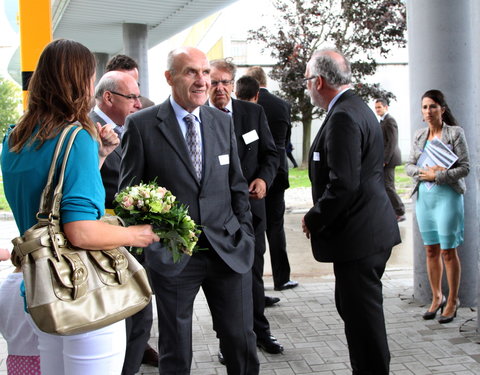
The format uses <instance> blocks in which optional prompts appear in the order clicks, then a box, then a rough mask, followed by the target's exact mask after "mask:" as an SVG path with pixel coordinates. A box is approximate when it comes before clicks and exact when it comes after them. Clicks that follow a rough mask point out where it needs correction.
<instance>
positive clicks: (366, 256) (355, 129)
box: [302, 49, 400, 375]
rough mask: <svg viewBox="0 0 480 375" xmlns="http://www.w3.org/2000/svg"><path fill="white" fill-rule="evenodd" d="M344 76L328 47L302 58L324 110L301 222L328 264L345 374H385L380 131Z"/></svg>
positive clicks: (387, 248)
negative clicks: (347, 367)
mask: <svg viewBox="0 0 480 375" xmlns="http://www.w3.org/2000/svg"><path fill="white" fill-rule="evenodd" d="M351 76H352V73H351V69H350V63H349V62H348V60H347V58H346V57H345V56H344V55H343V54H342V53H340V52H339V51H337V50H334V49H324V50H320V51H317V52H315V53H314V54H313V56H312V58H311V59H310V61H309V62H308V64H307V68H306V72H305V81H306V85H307V91H308V93H309V95H310V99H311V102H312V104H313V105H315V106H317V107H320V108H323V109H324V110H326V111H327V114H326V116H325V120H324V122H323V125H322V126H321V128H320V130H319V131H318V133H317V135H316V137H315V139H314V141H313V143H312V146H311V148H310V153H309V158H308V174H309V177H310V180H311V182H312V196H313V207H312V208H311V209H310V210H309V211H308V212H307V213H306V214H305V217H304V218H303V220H302V227H303V232H304V233H305V235H306V236H307V238H309V239H310V240H311V245H312V251H313V255H314V257H315V259H316V260H317V261H319V262H329V263H333V270H334V273H335V305H336V307H337V310H338V313H339V314H340V316H341V318H342V320H343V321H344V323H345V336H346V338H347V343H348V351H349V354H350V363H351V366H352V370H353V374H375V375H388V374H389V365H390V352H389V349H388V341H387V332H386V329H385V318H384V314H383V296H382V281H381V278H382V275H383V272H384V270H385V265H386V262H387V260H388V258H389V257H390V254H391V251H392V247H393V246H395V245H397V244H398V243H400V233H399V231H398V225H397V221H396V218H395V213H394V211H393V208H392V205H391V204H390V201H389V200H388V197H387V193H386V191H385V186H384V182H383V139H382V138H383V137H382V132H381V129H380V127H379V126H378V121H377V119H376V117H375V115H374V114H373V112H372V110H371V109H370V108H369V107H368V106H367V104H366V103H365V102H364V101H363V100H362V99H361V98H360V97H359V96H358V95H357V94H355V92H354V91H353V90H351V88H350V83H351Z"/></svg>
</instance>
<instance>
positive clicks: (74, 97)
mask: <svg viewBox="0 0 480 375" xmlns="http://www.w3.org/2000/svg"><path fill="white" fill-rule="evenodd" d="M94 74H95V57H94V56H93V54H92V53H91V52H90V50H89V49H88V48H87V47H85V46H84V45H82V44H80V43H78V42H75V41H73V40H67V39H58V40H55V41H53V42H51V43H49V44H48V45H47V46H46V47H45V49H44V50H43V52H42V54H41V55H40V59H39V60H38V64H37V67H36V69H35V71H34V73H33V75H32V78H31V79H30V83H29V85H28V90H29V94H28V105H27V110H26V111H25V114H24V115H23V116H22V117H21V119H20V120H19V122H18V124H17V125H16V126H15V128H14V130H13V131H12V133H11V134H10V138H9V145H10V148H11V150H12V151H15V152H19V151H20V150H21V149H22V148H23V146H24V145H25V144H26V143H27V141H28V140H29V139H30V137H31V135H32V133H33V131H34V129H35V126H37V125H38V126H39V130H38V133H36V134H35V137H34V139H32V141H35V140H38V141H39V147H40V146H41V145H42V144H43V143H44V142H45V141H46V140H47V139H51V138H54V137H55V136H56V135H57V134H58V133H59V132H60V131H61V130H62V128H63V127H64V126H65V125H66V124H67V123H71V122H75V121H78V122H80V123H81V124H82V125H83V127H84V128H85V129H86V130H87V131H88V132H89V133H90V134H91V136H92V137H93V138H98V132H97V130H96V128H95V126H94V125H93V122H92V121H91V120H90V118H89V117H88V112H89V111H90V109H91V103H92V97H91V92H90V90H91V89H90V85H91V79H92V76H93V75H94Z"/></svg>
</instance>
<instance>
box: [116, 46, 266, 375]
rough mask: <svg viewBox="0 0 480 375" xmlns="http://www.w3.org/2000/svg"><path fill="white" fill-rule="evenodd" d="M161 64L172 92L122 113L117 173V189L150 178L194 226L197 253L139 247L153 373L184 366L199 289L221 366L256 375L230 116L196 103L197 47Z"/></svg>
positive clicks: (200, 98)
mask: <svg viewBox="0 0 480 375" xmlns="http://www.w3.org/2000/svg"><path fill="white" fill-rule="evenodd" d="M167 69H168V70H167V71H166V72H165V77H166V79H167V82H168V84H169V85H170V86H171V88H172V95H171V96H170V97H169V98H168V99H167V100H166V101H165V102H163V103H162V104H160V105H157V106H153V107H150V108H147V109H144V110H142V111H141V112H138V113H135V114H133V115H131V116H129V117H128V119H127V124H126V127H127V128H126V131H125V134H124V136H123V139H122V147H123V158H122V164H121V172H120V181H121V183H120V186H121V187H122V188H123V187H125V186H127V185H129V184H138V183H139V182H140V181H144V182H148V181H153V180H155V179H156V181H157V183H158V184H159V185H160V186H164V187H165V188H167V189H168V190H170V191H172V193H173V194H174V195H175V196H176V198H177V200H178V201H179V202H181V203H183V204H185V205H187V206H188V208H189V215H190V216H191V217H192V219H193V220H195V222H196V223H197V224H199V225H201V226H202V235H201V236H200V240H199V246H200V247H201V248H203V250H200V251H198V252H195V253H194V254H193V255H192V256H191V257H190V256H188V255H183V257H182V258H181V259H180V261H179V262H177V263H174V261H173V257H172V254H171V253H170V252H169V251H168V249H167V248H166V247H164V246H163V245H162V244H161V243H156V244H153V245H152V246H149V247H147V248H145V250H144V251H145V260H146V264H147V268H148V269H149V270H150V276H151V281H152V286H153V289H154V291H155V296H156V302H157V311H158V327H159V354H160V366H159V371H160V373H161V374H163V375H170V374H172V375H173V374H189V373H190V367H191V361H192V315H193V303H194V300H195V296H196V295H197V293H198V291H199V289H200V287H202V289H203V291H204V293H205V297H206V299H207V302H208V305H209V307H210V311H211V314H212V319H213V323H214V328H215V330H216V332H217V336H218V337H219V339H220V348H221V350H222V353H223V355H224V357H225V362H226V366H227V372H228V373H229V374H253V375H255V374H258V373H259V362H258V357H257V352H256V339H255V333H254V332H253V307H252V275H251V268H252V264H253V258H254V236H253V228H252V215H251V213H250V205H249V201H248V197H249V192H248V185H247V182H246V180H245V178H244V177H243V174H242V170H241V166H240V160H239V158H238V150H237V144H236V139H235V133H234V128H233V122H232V119H231V118H230V116H228V115H227V114H225V113H223V112H221V111H219V110H217V109H214V108H210V107H208V106H204V105H203V104H204V103H205V102H206V101H207V97H208V96H207V93H208V89H209V88H210V66H209V63H208V60H207V57H206V55H205V54H204V53H203V52H201V51H200V50H198V49H196V48H193V47H184V48H178V49H176V50H174V51H171V52H170V53H169V55H168V60H167ZM186 138H188V140H189V141H188V144H187V141H186Z"/></svg>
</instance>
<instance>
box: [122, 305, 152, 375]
mask: <svg viewBox="0 0 480 375" xmlns="http://www.w3.org/2000/svg"><path fill="white" fill-rule="evenodd" d="M152 310H153V309H152V302H151V301H150V303H149V304H148V305H147V306H145V308H143V309H142V310H140V311H139V312H138V313H136V314H135V315H132V316H131V317H129V318H127V319H125V326H126V329H127V350H126V352H125V360H124V362H123V369H122V375H135V374H136V373H137V372H138V370H139V369H140V366H141V365H142V359H143V353H144V352H145V349H146V347H147V343H148V339H149V338H150V331H151V329H152V323H153V311H152Z"/></svg>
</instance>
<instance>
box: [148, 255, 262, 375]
mask: <svg viewBox="0 0 480 375" xmlns="http://www.w3.org/2000/svg"><path fill="white" fill-rule="evenodd" d="M201 247H204V246H201ZM150 277H151V280H152V286H153V289H154V291H155V297H156V302H157V311H158V335H159V339H158V347H159V356H160V363H159V364H160V365H159V373H160V374H162V375H173V374H175V375H186V374H190V367H191V363H192V315H193V303H194V300H195V297H196V295H197V294H198V292H199V290H200V287H202V289H203V292H204V293H205V297H206V299H207V303H208V306H209V308H210V312H211V314H212V319H213V326H214V327H215V330H216V332H217V337H218V338H219V339H220V349H221V350H222V353H223V356H224V358H225V362H226V366H227V372H228V374H232V375H255V374H258V373H259V367H260V365H259V361H258V357H257V348H256V337H255V333H254V332H253V307H252V275H251V272H247V273H245V274H239V273H236V272H234V271H232V269H231V268H230V267H229V266H227V265H226V264H225V262H224V261H223V260H222V259H221V258H220V257H219V256H218V254H217V253H216V252H214V251H213V250H210V249H208V250H201V251H199V252H197V253H195V254H194V255H193V256H192V257H191V259H190V260H189V261H188V263H187V264H186V266H185V268H184V269H183V270H182V271H181V272H180V273H179V274H178V275H176V276H171V277H164V276H162V275H160V274H159V273H157V272H155V270H154V269H150Z"/></svg>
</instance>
